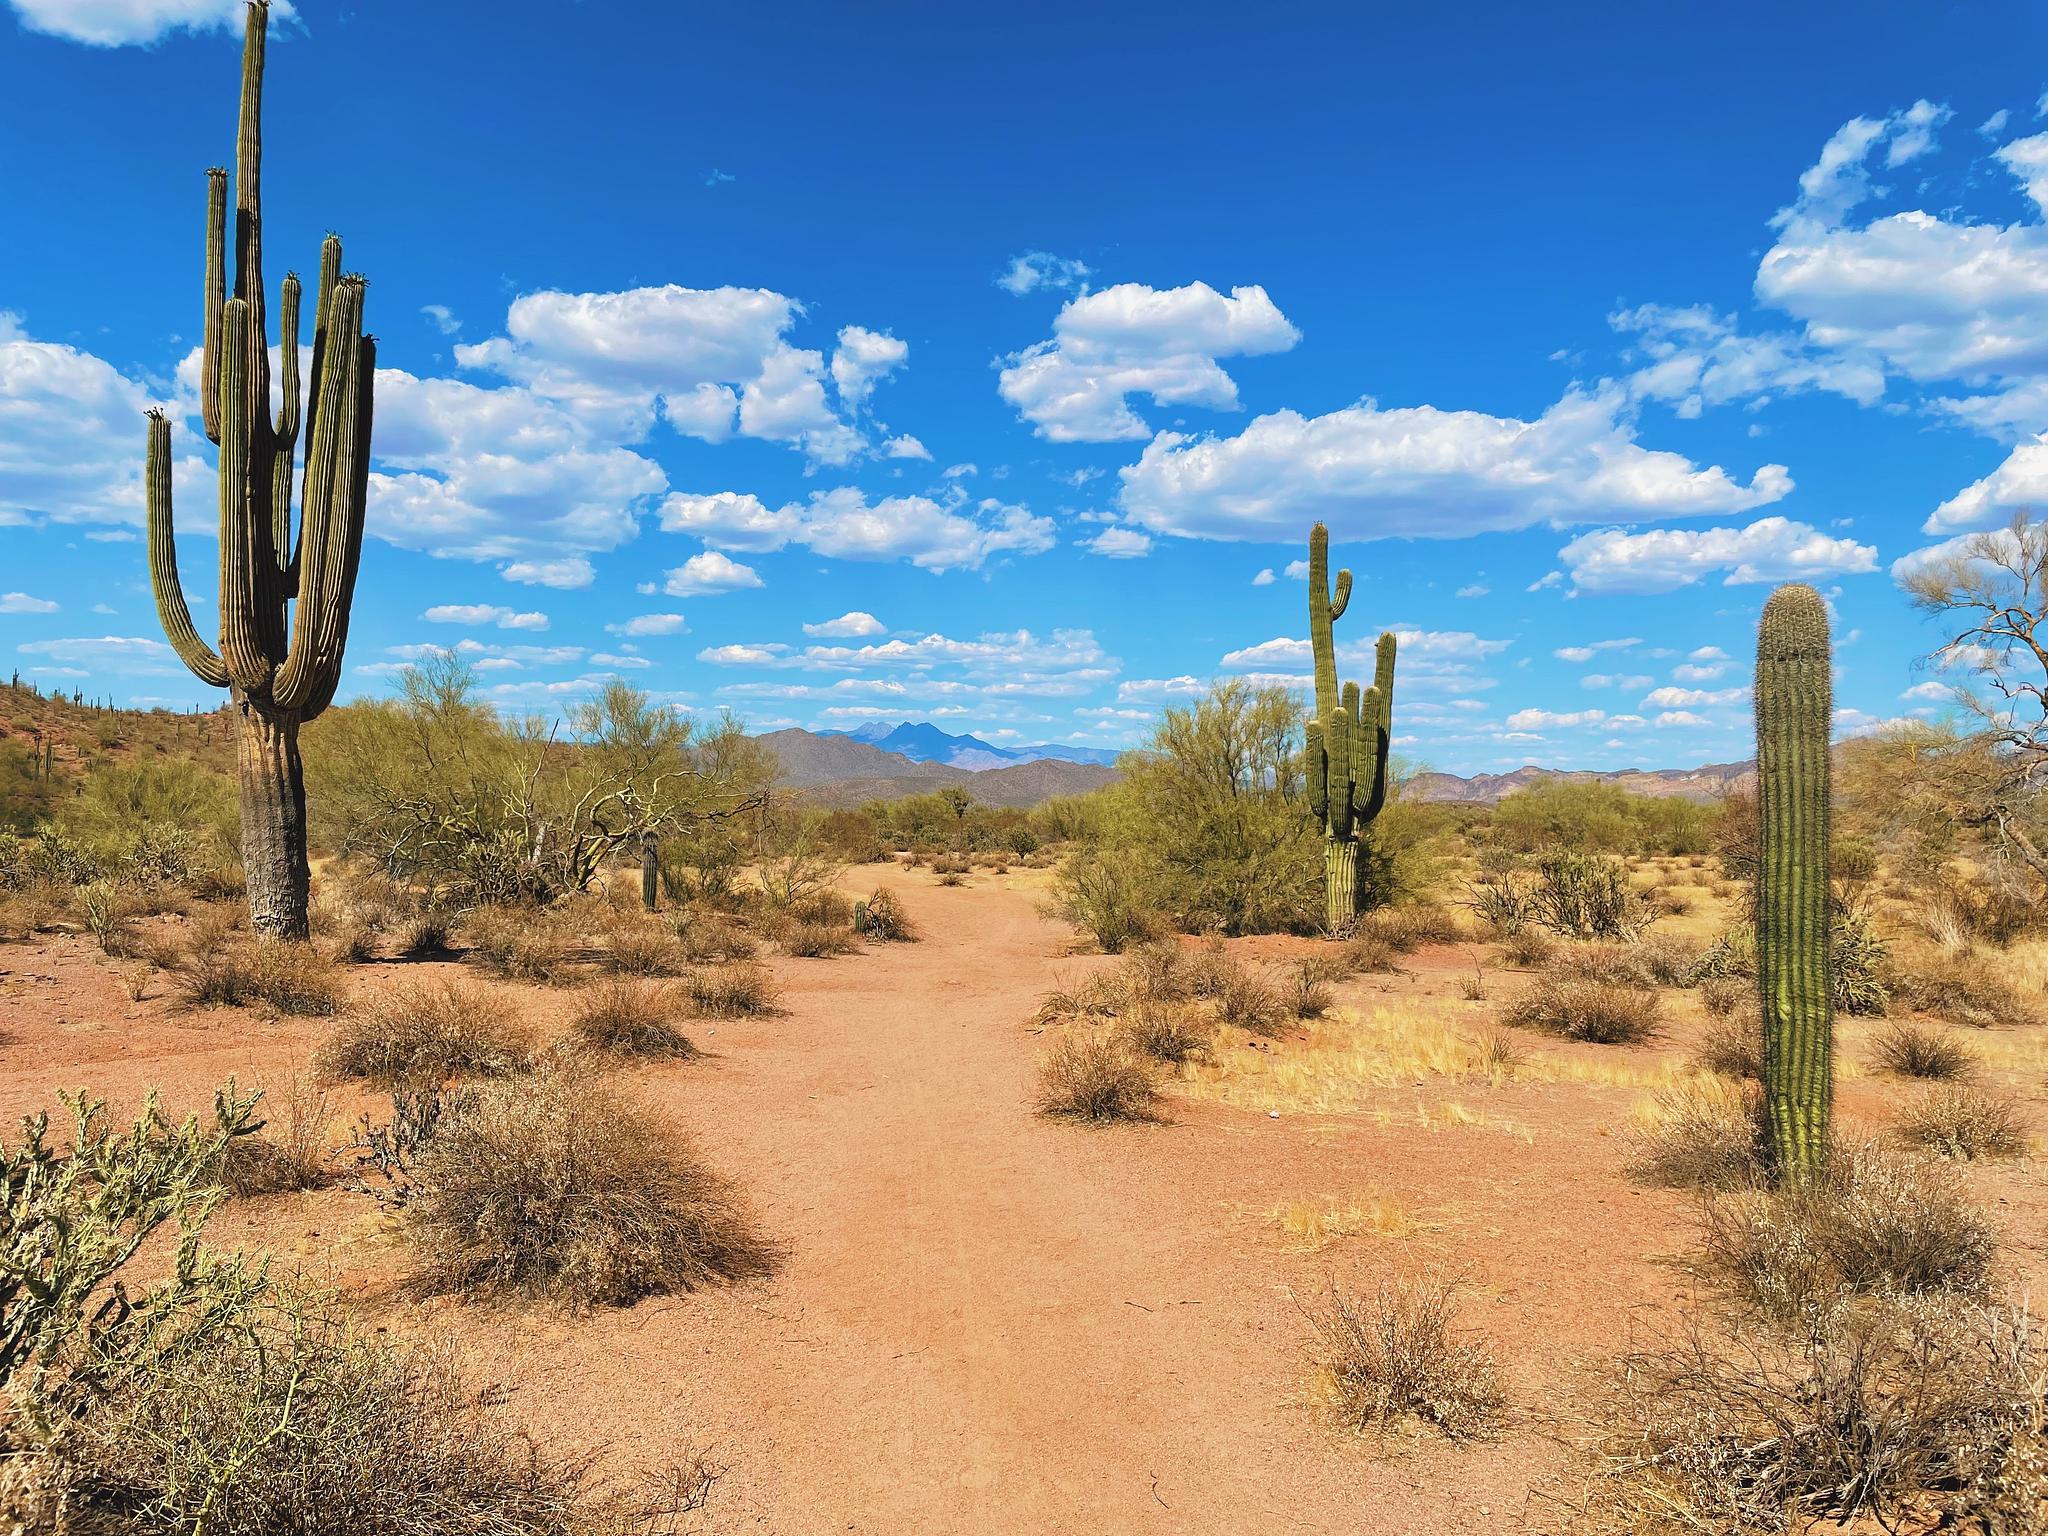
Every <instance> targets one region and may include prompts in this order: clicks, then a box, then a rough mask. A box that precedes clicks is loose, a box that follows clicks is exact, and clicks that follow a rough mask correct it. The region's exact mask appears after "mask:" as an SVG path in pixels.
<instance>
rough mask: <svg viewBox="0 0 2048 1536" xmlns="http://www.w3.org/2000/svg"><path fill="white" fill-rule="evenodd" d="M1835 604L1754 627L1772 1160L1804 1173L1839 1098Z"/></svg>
mask: <svg viewBox="0 0 2048 1536" xmlns="http://www.w3.org/2000/svg"><path fill="white" fill-rule="evenodd" d="M1831 666H1832V659H1831V657H1830V654H1829V647H1828V610H1827V605H1826V604H1825V603H1824V602H1822V601H1821V596H1820V594H1819V593H1818V592H1816V591H1814V590H1813V588H1811V587H1805V586H1797V585H1794V586H1785V587H1780V588H1779V589H1778V590H1777V591H1775V592H1773V593H1772V594H1771V598H1770V601H1769V602H1767V603H1765V604H1764V614H1763V622H1762V623H1761V624H1759V625H1758V627H1757V637H1756V770H1757V802H1758V808H1759V811H1760V813H1761V816H1762V823H1763V826H1762V841H1761V843H1760V845H1759V858H1758V861H1757V904H1756V962H1757V963H1756V973H1757V983H1758V989H1759V992H1760V994H1761V1001H1762V1004H1763V1019H1764V1107H1765V1111H1766V1120H1767V1125H1768V1128H1769V1134H1770V1147H1771V1153H1772V1161H1773V1163H1774V1165H1775V1166H1776V1168H1777V1169H1778V1172H1779V1174H1780V1175H1781V1176H1782V1177H1784V1178H1786V1179H1788V1180H1790V1181H1792V1182H1795V1183H1796V1182H1799V1181H1802V1180H1805V1179H1807V1178H1810V1177H1812V1175H1814V1174H1815V1173H1816V1172H1818V1171H1819V1170H1820V1168H1821V1167H1822V1165H1823V1164H1824V1163H1825V1161H1826V1159H1827V1146H1828V1122H1829V1120H1830V1118H1831V1116H1832V1113H1833V1108H1834V1091H1835V1071H1834V1032H1835V1021H1834V1005H1833V988H1832V978H1831V976H1830V967H1831V965H1832V963H1833V960H1832V946H1831V942H1830V941H1831V934H1830V931H1829V923H1830V918H1831V915H1832V914H1831V905H1830V904H1831V898H1830V895H1829V891H1828V790H1829V778H1830V776H1831V772H1832V764H1831V763H1830V761H1829V757H1828V727H1829V723H1830V719H1831V716H1832V714H1833V677H1832V675H1831Z"/></svg>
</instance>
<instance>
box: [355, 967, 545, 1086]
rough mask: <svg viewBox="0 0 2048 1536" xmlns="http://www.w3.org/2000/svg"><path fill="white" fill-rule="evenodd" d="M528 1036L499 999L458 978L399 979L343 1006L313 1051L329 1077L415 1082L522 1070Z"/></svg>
mask: <svg viewBox="0 0 2048 1536" xmlns="http://www.w3.org/2000/svg"><path fill="white" fill-rule="evenodd" d="M532 1047H533V1036H532V1032H531V1030H529V1029H528V1028H527V1026H526V1024H525V1023H524V1022H523V1021H522V1020H520V1019H518V1018H517V1017H512V1016H508V1015H507V1013H506V1010H505V1003H504V1000H503V999H502V998H500V997H497V996H495V995H493V994H492V993H490V992H487V991H485V990H484V989H483V988H482V987H478V986H473V985H471V984H470V983H468V982H465V981H458V980H454V979H448V980H443V981H423V982H409V983H402V984H400V985H399V986H396V987H393V988H392V989H391V990H390V991H388V992H380V993H378V994H376V995H375V996H374V997H371V998H369V999H368V1000H366V1001H365V1002H363V1003H360V1004H358V1005H357V1006H356V1007H354V1008H352V1009H350V1010H349V1011H348V1012H347V1013H346V1014H344V1015H343V1016H342V1018H341V1020H340V1022H339V1023H337V1024H336V1025H335V1027H334V1033H333V1034H332V1035H330V1036H328V1038H327V1043H326V1044H325V1045H323V1046H322V1047H321V1048H320V1051H319V1054H318V1055H317V1056H316V1057H315V1058H314V1066H315V1068H316V1070H317V1071H318V1072H319V1074H320V1075H321V1076H322V1077H323V1078H325V1079H327V1080H329V1081H338V1080H342V1079H352V1080H356V1081H360V1082H365V1083H368V1084H370V1085H371V1086H373V1087H377V1088H397V1087H417V1086H426V1085H432V1084H440V1083H445V1082H447V1081H448V1080H449V1079H450V1078H453V1077H461V1076H466V1075H467V1076H477V1077H506V1076H509V1075H511V1074H513V1073H516V1072H522V1071H524V1070H525V1069H526V1066H527V1064H528V1059H529V1057H530V1055H531V1052H532Z"/></svg>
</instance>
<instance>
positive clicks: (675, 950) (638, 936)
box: [605, 918, 690, 976]
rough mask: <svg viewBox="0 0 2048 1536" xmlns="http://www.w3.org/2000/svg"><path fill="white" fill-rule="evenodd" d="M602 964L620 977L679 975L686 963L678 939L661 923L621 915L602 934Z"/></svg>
mask: <svg viewBox="0 0 2048 1536" xmlns="http://www.w3.org/2000/svg"><path fill="white" fill-rule="evenodd" d="M605 964H606V965H607V966H608V967H609V968H610V969H612V970H614V971H617V972H618V973H619V974H621V975H623V976H680V975H682V974H683V972H684V971H686V970H688V969H689V964H690V962H689V957H688V956H687V955H685V954H684V953H683V945H682V941H681V940H679V939H678V938H677V937H676V936H675V935H674V934H673V933H671V932H669V930H668V929H667V928H665V927H663V926H662V925H661V924H659V923H655V922H650V921H646V920H644V919H637V918H623V919H621V920H620V921H619V922H617V923H614V924H613V925H612V926H611V928H610V929H609V930H608V932H607V933H606V935H605Z"/></svg>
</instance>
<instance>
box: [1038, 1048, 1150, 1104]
mask: <svg viewBox="0 0 2048 1536" xmlns="http://www.w3.org/2000/svg"><path fill="white" fill-rule="evenodd" d="M1038 1079H1039V1099H1038V1102H1039V1108H1040V1109H1041V1110H1042V1111H1043V1112H1044V1113H1046V1114H1048V1115H1053V1116H1056V1117H1059V1118H1061V1119H1068V1120H1098V1121H1099V1120H1150V1119H1153V1118H1154V1114H1153V1105H1154V1104H1155V1103H1156V1102H1157V1101H1158V1098H1159V1093H1158V1090H1157V1089H1156V1088H1155V1087H1154V1086H1153V1083H1152V1073H1151V1071H1150V1069H1148V1068H1147V1067H1146V1065H1145V1063H1144V1061H1143V1060H1142V1059H1140V1058H1139V1056H1138V1055H1137V1054H1136V1053H1135V1052H1134V1051H1133V1050H1132V1049H1131V1047H1130V1046H1129V1045H1128V1044H1126V1043H1125V1042H1124V1041H1123V1040H1122V1039H1121V1038H1119V1037H1118V1036H1117V1035H1115V1034H1111V1033H1108V1032H1101V1033H1084V1032H1076V1033H1072V1034H1066V1035H1062V1036H1060V1038H1059V1039H1057V1040H1055V1041H1054V1042H1053V1043H1052V1045H1051V1046H1050V1047H1048V1048H1047V1050H1046V1052H1045V1054H1044V1055H1043V1056H1041V1057H1040V1058H1039V1063H1038Z"/></svg>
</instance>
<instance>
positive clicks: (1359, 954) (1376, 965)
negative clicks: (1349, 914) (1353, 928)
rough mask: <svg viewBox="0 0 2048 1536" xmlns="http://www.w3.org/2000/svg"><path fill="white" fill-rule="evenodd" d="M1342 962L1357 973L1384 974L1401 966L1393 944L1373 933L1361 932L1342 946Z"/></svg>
mask: <svg viewBox="0 0 2048 1536" xmlns="http://www.w3.org/2000/svg"><path fill="white" fill-rule="evenodd" d="M1344 964H1345V966H1346V967H1347V968H1348V969H1349V970H1351V971H1353V972H1355V973H1357V974H1359V975H1371V974H1376V973H1377V974H1384V973H1386V972H1388V971H1397V970H1399V969H1400V968H1401V967H1400V956H1399V955H1397V954H1396V953H1395V952H1394V947H1393V945H1391V944H1389V943H1388V942H1387V941H1386V940H1385V939H1383V938H1381V937H1379V936H1378V935H1377V934H1373V933H1362V934H1360V935H1359V936H1358V937H1357V938H1355V939H1353V940H1352V941H1351V942H1350V943H1348V944H1346V945H1345V946H1344Z"/></svg>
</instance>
